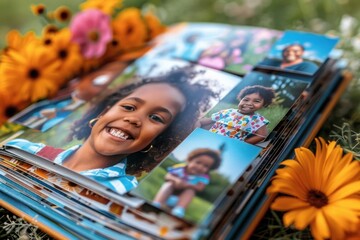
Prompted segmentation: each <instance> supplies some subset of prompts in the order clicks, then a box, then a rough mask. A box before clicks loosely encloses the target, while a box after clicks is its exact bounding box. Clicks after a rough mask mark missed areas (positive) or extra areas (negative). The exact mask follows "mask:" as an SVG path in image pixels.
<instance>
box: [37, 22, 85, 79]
mask: <svg viewBox="0 0 360 240" xmlns="http://www.w3.org/2000/svg"><path fill="white" fill-rule="evenodd" d="M43 43H44V44H45V45H46V46H47V47H48V49H49V51H51V52H55V53H56V57H57V60H58V61H59V62H60V66H59V70H58V73H59V75H61V78H60V79H59V80H60V82H59V84H60V85H61V84H63V83H65V81H66V80H69V79H70V78H71V77H72V76H74V75H75V73H77V72H78V70H79V68H80V66H81V62H82V57H81V54H80V48H79V46H78V45H77V44H76V43H73V42H72V41H71V33H70V31H69V30H68V29H63V30H61V31H59V32H58V33H56V34H49V35H48V36H47V37H45V38H44V42H43Z"/></svg>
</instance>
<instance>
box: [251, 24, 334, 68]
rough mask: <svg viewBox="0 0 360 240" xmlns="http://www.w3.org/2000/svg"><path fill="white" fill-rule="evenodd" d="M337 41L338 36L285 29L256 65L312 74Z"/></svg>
mask: <svg viewBox="0 0 360 240" xmlns="http://www.w3.org/2000/svg"><path fill="white" fill-rule="evenodd" d="M337 42H338V37H330V36H325V35H318V34H314V33H306V32H297V31H285V32H284V35H283V36H282V38H280V39H279V40H278V41H277V42H276V43H275V44H274V46H273V47H272V49H271V50H270V52H269V54H268V55H267V56H266V58H265V59H264V60H263V61H261V62H260V63H259V64H258V67H260V68H261V67H263V68H268V69H276V70H281V71H288V72H296V73H301V74H305V75H313V74H315V73H316V72H317V70H318V69H319V68H320V67H321V65H322V64H323V63H324V62H325V61H326V59H327V58H328V56H329V54H330V52H331V50H332V49H333V48H334V47H335V46H336V43H337Z"/></svg>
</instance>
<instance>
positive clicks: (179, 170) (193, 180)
mask: <svg viewBox="0 0 360 240" xmlns="http://www.w3.org/2000/svg"><path fill="white" fill-rule="evenodd" d="M185 167H186V164H185V163H180V164H176V165H174V166H172V167H169V168H168V173H170V174H172V175H175V176H176V177H179V178H181V179H182V180H184V181H186V182H187V183H189V184H192V185H196V184H198V183H204V184H205V185H207V184H209V182H210V179H209V175H208V174H201V175H189V174H187V173H186V171H185Z"/></svg>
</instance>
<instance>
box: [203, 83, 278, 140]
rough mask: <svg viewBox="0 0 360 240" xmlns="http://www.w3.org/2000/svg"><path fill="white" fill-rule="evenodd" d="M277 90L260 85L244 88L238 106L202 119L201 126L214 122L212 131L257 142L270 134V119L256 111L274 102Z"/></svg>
mask: <svg viewBox="0 0 360 240" xmlns="http://www.w3.org/2000/svg"><path fill="white" fill-rule="evenodd" d="M274 97H275V92H274V90H273V89H272V88H267V87H264V86H260V85H254V86H248V87H245V88H244V89H242V90H241V91H240V93H239V95H238V97H237V99H238V100H239V104H238V108H237V109H234V108H230V109H225V110H221V111H219V112H216V113H213V114H212V115H211V118H203V119H201V120H200V124H201V126H204V125H208V124H212V123H214V124H213V125H212V127H211V128H210V131H211V132H213V133H217V134H220V135H223V136H227V137H230V138H236V139H239V140H243V141H245V142H248V143H251V144H256V143H258V142H260V141H262V140H264V139H265V137H266V136H267V134H268V131H267V128H266V125H267V124H269V121H268V120H267V119H266V118H265V117H263V116H261V115H260V114H258V113H257V112H256V111H257V110H260V109H261V108H263V107H267V106H269V105H270V104H271V103H272V100H273V98H274Z"/></svg>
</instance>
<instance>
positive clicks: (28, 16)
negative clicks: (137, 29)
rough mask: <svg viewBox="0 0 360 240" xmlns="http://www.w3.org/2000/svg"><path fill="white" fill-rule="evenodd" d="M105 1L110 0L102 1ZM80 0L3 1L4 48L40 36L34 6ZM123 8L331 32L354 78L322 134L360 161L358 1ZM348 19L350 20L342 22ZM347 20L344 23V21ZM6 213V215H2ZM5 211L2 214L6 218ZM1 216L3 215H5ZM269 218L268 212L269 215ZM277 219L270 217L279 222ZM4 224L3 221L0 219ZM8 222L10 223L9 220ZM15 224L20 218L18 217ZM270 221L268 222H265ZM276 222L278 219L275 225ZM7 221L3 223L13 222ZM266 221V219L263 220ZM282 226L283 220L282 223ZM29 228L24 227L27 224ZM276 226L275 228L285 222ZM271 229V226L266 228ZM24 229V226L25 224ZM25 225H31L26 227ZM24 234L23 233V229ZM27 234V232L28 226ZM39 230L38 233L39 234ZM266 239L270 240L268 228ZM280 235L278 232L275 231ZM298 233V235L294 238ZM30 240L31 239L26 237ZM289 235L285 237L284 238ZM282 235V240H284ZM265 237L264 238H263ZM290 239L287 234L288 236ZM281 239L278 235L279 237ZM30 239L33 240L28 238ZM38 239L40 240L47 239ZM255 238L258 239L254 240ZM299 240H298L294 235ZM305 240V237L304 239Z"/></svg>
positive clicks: (167, 1)
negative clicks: (11, 39)
mask: <svg viewBox="0 0 360 240" xmlns="http://www.w3.org/2000/svg"><path fill="white" fill-rule="evenodd" d="M104 1H106V0H104ZM81 2H83V1H82V0H1V1H0V22H1V24H0V36H1V37H0V48H3V47H5V42H6V41H5V39H6V38H5V36H6V33H7V32H8V31H9V30H11V29H18V30H19V31H20V32H21V33H25V32H27V31H35V32H36V33H37V34H40V33H41V28H42V26H43V25H42V22H41V19H40V18H38V17H35V16H34V15H33V14H32V12H31V10H30V5H31V4H39V3H42V4H44V5H45V6H46V7H47V8H48V9H49V10H50V11H52V10H55V8H56V7H58V6H61V5H66V6H68V7H69V8H70V9H72V10H73V13H75V12H77V11H78V9H79V8H78V6H79V4H80V3H81ZM124 6H134V7H142V8H150V9H152V10H153V11H154V12H155V13H156V14H157V15H158V16H159V17H160V19H161V20H162V22H163V23H165V24H167V25H171V24H174V23H178V22H182V21H187V22H218V23H228V24H234V25H249V26H260V27H267V28H272V29H277V30H286V29H292V30H301V31H309V32H315V33H320V34H326V33H331V34H334V35H337V36H339V37H340V38H341V41H340V43H339V45H338V48H340V49H343V50H344V58H346V59H348V61H349V69H350V71H351V72H352V74H353V76H354V78H353V80H352V82H351V83H350V86H349V87H348V89H347V91H346V92H345V94H344V95H343V97H342V99H341V100H340V102H339V103H338V105H337V106H336V107H335V108H334V110H333V112H332V113H331V116H330V117H329V119H328V120H327V122H326V123H325V124H324V126H323V128H322V130H321V132H320V133H319V135H321V136H323V137H324V138H325V139H327V140H330V139H335V140H337V141H338V142H339V143H340V144H341V145H342V146H343V147H344V148H345V150H347V151H351V152H353V153H354V154H355V156H356V157H357V158H358V159H359V158H360V153H359V152H360V133H359V132H360V131H359V129H360V104H358V103H359V102H360V87H359V86H360V80H359V79H360V74H359V71H358V69H359V67H360V61H359V59H360V31H359V22H358V20H357V19H360V11H359V9H360V1H358V0H326V1H325V0H292V1H289V0H237V1H233V0H196V1H195V0H180V1H179V0H149V1H145V0H131V1H130V0H125V1H124ZM344 19H347V20H348V21H344ZM342 20H343V21H342ZM1 211H3V212H1ZM4 211H6V210H4V209H0V215H2V216H3V217H5V216H6V217H7V218H8V215H7V214H5V213H4ZM1 213H2V214H1ZM269 214H270V215H271V213H268V215H269ZM277 218H278V217H277V216H275V217H270V219H271V221H273V222H274V221H275V222H276V219H277ZM0 219H1V217H0ZM9 219H10V218H9ZM14 219H15V220H16V218H15V217H14ZM264 219H268V218H264ZM274 219H275V220H274ZM15 220H11V219H10V220H9V221H7V220H4V219H2V222H9V223H11V222H15ZM264 221H265V220H264ZM278 222H279V221H278ZM24 224H25V223H24ZM276 224H278V225H277V227H278V228H281V226H279V225H280V224H281V223H280V222H279V223H276ZM265 225H269V224H265ZM21 226H23V225H21ZM26 226H27V225H26ZM21 229H22V228H21ZM26 229H27V227H26ZM35 230H36V229H35ZM266 232H267V234H265V236H266V237H265V238H270V237H271V236H270V235H271V234H270V235H268V234H269V231H268V229H267V230H266ZM277 233H279V231H277ZM36 234H37V237H35V238H38V236H39V235H38V233H37V232H36ZM296 234H298V233H296ZM0 235H1V236H2V237H6V238H9V239H18V238H20V237H22V236H21V231H20V230H19V231H12V232H8V231H6V229H3V230H2V231H0ZM25 235H26V237H29V234H25ZM284 235H286V233H284ZM284 235H282V236H284ZM263 236H264V235H263ZM272 236H273V237H274V236H275V235H272ZM288 236H289V235H288ZM277 237H279V236H277ZM30 238H32V237H30ZM47 238H48V237H47V236H40V239H47ZM256 238H257V239H258V238H259V236H257V237H256ZM290 238H292V239H298V236H295V235H293V236H291V237H290ZM300 238H302V237H300Z"/></svg>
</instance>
